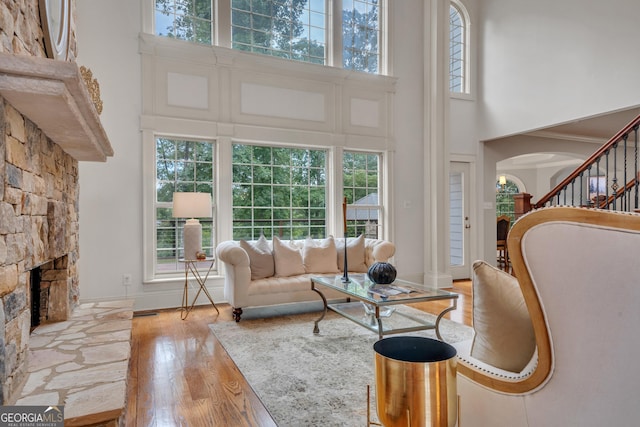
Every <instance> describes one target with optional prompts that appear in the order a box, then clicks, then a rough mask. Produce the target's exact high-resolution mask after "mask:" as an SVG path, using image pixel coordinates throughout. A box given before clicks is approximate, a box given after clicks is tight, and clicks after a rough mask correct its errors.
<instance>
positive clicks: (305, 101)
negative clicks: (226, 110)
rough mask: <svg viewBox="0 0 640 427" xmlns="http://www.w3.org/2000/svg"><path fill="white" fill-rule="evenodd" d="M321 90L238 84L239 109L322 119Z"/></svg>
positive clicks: (323, 102) (273, 115) (323, 105)
mask: <svg viewBox="0 0 640 427" xmlns="http://www.w3.org/2000/svg"><path fill="white" fill-rule="evenodd" d="M324 110H325V99H324V95H323V94H322V93H314V92H308V91H303V90H295V89H286V88H282V87H275V86H267V85H261V84H255V83H241V85H240V112H241V113H243V114H255V115H259V116H269V117H281V118H286V119H293V120H311V121H316V122H324V121H325V114H324Z"/></svg>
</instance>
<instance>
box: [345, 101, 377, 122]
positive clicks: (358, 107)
mask: <svg viewBox="0 0 640 427" xmlns="http://www.w3.org/2000/svg"><path fill="white" fill-rule="evenodd" d="M350 111H351V125H352V126H364V127H368V128H379V127H380V102H378V101H373V100H370V99H359V98H351V110H350Z"/></svg>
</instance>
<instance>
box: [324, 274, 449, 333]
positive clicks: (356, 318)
mask: <svg viewBox="0 0 640 427" xmlns="http://www.w3.org/2000/svg"><path fill="white" fill-rule="evenodd" d="M311 289H312V290H313V291H315V292H316V293H317V294H318V295H320V297H321V298H322V303H323V310H322V313H321V314H320V317H318V319H316V320H315V322H314V326H313V333H314V334H319V333H320V326H319V323H320V322H321V321H322V319H324V317H325V316H326V314H327V310H331V311H334V312H336V313H338V314H340V315H341V316H343V317H346V318H347V319H349V320H351V321H353V322H355V323H357V324H358V325H360V326H363V327H365V328H367V329H369V330H370V331H372V332H377V333H378V337H379V338H380V339H382V338H383V336H385V335H391V334H399V333H406V332H415V331H424V330H430V329H434V330H435V333H436V336H437V337H438V339H439V340H441V341H444V340H443V339H442V335H441V334H440V321H441V320H442V317H443V316H444V315H445V314H447V313H448V312H450V311H452V310H455V309H456V308H457V306H458V304H457V303H458V300H457V299H452V305H451V306H450V307H447V308H446V309H444V310H442V311H441V312H440V313H439V314H438V315H437V317H436V320H435V322H433V323H432V322H428V321H425V320H424V319H421V318H418V317H416V316H413V315H410V314H407V313H402V312H401V311H398V310H396V311H395V313H394V314H395V315H397V316H400V317H402V318H403V319H405V320H407V321H408V323H409V324H410V325H411V326H403V327H398V328H395V327H388V328H385V326H384V325H383V318H384V317H385V316H382V315H381V308H382V309H383V310H385V309H388V308H389V307H390V306H389V305H385V306H382V307H381V306H378V305H375V307H374V306H373V305H370V307H371V308H372V309H373V310H372V313H371V314H370V315H367V314H366V312H365V309H364V306H363V305H362V302H360V301H357V302H346V303H333V304H329V303H327V298H326V297H325V296H324V294H323V293H322V291H320V290H319V289H318V288H316V287H315V286H312V287H311ZM409 303H410V302H409V301H405V302H404V303H403V304H404V305H408V304H409ZM364 319H367V322H365V321H364Z"/></svg>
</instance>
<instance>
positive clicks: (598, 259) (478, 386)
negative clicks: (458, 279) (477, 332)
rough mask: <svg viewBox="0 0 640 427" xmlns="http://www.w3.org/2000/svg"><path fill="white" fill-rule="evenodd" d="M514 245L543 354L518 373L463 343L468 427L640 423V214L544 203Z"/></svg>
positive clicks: (464, 422)
mask: <svg viewBox="0 0 640 427" xmlns="http://www.w3.org/2000/svg"><path fill="white" fill-rule="evenodd" d="M508 245H509V254H510V257H511V261H512V264H513V270H514V274H515V276H517V278H518V280H517V283H518V284H519V286H520V288H521V290H522V294H521V297H524V298H523V299H524V302H525V303H526V308H527V310H528V313H529V315H530V318H531V325H530V326H529V330H530V328H532V329H533V336H534V338H533V339H534V340H535V351H534V352H533V355H532V357H531V360H530V361H529V363H526V364H525V366H524V367H523V368H522V369H521V370H520V371H519V372H511V371H509V370H506V369H500V368H497V367H495V366H492V364H491V363H492V362H491V361H490V363H487V361H486V360H484V361H483V360H478V359H477V358H474V357H472V356H471V354H470V348H471V347H470V345H471V343H466V344H465V343H463V344H460V345H459V346H458V347H459V359H460V360H459V364H458V394H459V398H460V406H459V412H460V414H459V419H458V426H459V427H472V426H479V427H485V426H492V427H499V426H508V427H519V426H528V427H553V426H562V427H566V426H580V427H585V426H594V427H595V426H598V427H600V426H605V425H610V426H627V425H636V424H637V423H638V420H639V419H640V404H638V380H639V379H640V365H639V364H638V354H639V353H640V338H639V337H638V333H637V328H638V326H640V261H639V256H638V251H639V250H640V215H638V214H633V213H631V214H630V213H620V212H611V211H600V210H594V209H583V208H572V207H553V208H545V209H540V210H538V211H534V212H531V213H529V214H528V215H525V216H523V217H522V218H520V219H519V220H518V221H517V222H516V223H515V225H514V226H513V228H512V229H511V231H510V233H509V238H508ZM501 273H503V272H501ZM494 281H501V279H496V280H494ZM487 286H493V285H491V284H488V285H487ZM474 292H475V284H474ZM476 302H477V301H476V295H475V294H474V304H476ZM493 308H495V309H498V307H496V305H495V302H494V306H493V307H491V306H489V307H485V309H486V310H489V311H490V310H492V309H493ZM475 310H476V308H475V307H474V312H475ZM474 315H475V314H474ZM474 322H475V319H474ZM497 322H498V323H499V322H500V320H499V318H498V321H497ZM503 323H504V321H503ZM487 326H488V325H486V324H485V325H484V327H485V328H487ZM495 327H497V328H499V327H500V325H499V324H498V325H497V326H495ZM524 329H525V330H526V329H527V328H526V327H524ZM486 330H490V328H487V329H486ZM486 330H485V331H486ZM505 333H508V332H505ZM498 338H502V339H504V336H502V337H498ZM508 341H509V342H513V341H512V339H511V338H510V339H509V340H508ZM516 352H517V351H516ZM503 356H504V355H503ZM520 356H522V355H520ZM483 357H484V355H483ZM518 369H520V368H515V369H512V370H518Z"/></svg>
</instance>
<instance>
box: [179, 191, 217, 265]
mask: <svg viewBox="0 0 640 427" xmlns="http://www.w3.org/2000/svg"><path fill="white" fill-rule="evenodd" d="M211 211H212V206H211V194H209V193H173V217H174V218H189V219H187V222H186V224H185V225H184V234H183V240H184V258H185V259H187V260H196V259H197V253H198V252H201V251H202V224H200V221H198V220H197V218H211V217H212V213H211Z"/></svg>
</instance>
